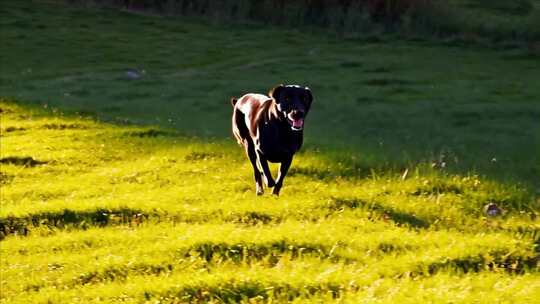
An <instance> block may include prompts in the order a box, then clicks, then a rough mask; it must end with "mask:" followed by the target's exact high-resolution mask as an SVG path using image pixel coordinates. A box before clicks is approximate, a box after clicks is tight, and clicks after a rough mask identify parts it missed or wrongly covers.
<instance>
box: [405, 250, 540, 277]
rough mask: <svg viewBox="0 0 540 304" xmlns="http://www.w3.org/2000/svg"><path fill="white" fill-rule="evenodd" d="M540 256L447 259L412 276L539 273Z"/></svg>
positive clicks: (493, 254) (502, 254)
mask: <svg viewBox="0 0 540 304" xmlns="http://www.w3.org/2000/svg"><path fill="white" fill-rule="evenodd" d="M539 263H540V255H539V254H527V255H513V254H511V252H507V251H494V252H488V253H485V254H482V255H475V256H467V257H460V258H454V259H445V260H444V261H440V262H434V263H431V264H428V265H421V266H418V267H417V270H414V271H412V273H411V274H412V275H413V276H415V275H427V274H429V275H434V274H437V273H439V272H447V271H449V270H450V271H452V272H458V273H470V272H481V271H505V272H508V273H512V274H525V273H529V272H531V271H536V272H537V271H538V270H539V267H540V264H539Z"/></svg>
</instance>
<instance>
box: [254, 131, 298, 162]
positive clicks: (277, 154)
mask: <svg viewBox="0 0 540 304" xmlns="http://www.w3.org/2000/svg"><path fill="white" fill-rule="evenodd" d="M302 141H303V137H302V132H297V131H292V130H291V129H290V127H289V126H282V125H280V124H277V123H272V122H265V123H263V124H261V125H259V132H258V138H257V141H256V145H257V146H258V147H257V148H258V149H259V150H260V151H261V152H262V153H263V154H264V156H265V157H266V158H267V159H268V160H269V161H270V162H281V161H283V160H284V159H287V158H290V157H292V155H294V153H296V152H297V151H298V150H300V148H301V147H302Z"/></svg>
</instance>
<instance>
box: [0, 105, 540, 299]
mask: <svg viewBox="0 0 540 304" xmlns="http://www.w3.org/2000/svg"><path fill="white" fill-rule="evenodd" d="M0 107H1V108H2V130H1V131H2V137H1V139H2V150H1V152H2V153H1V156H2V208H1V210H0V223H1V225H2V232H3V236H4V237H5V239H4V240H3V241H2V244H1V245H2V246H1V250H2V253H1V256H2V257H5V258H2V260H1V263H2V264H1V265H2V267H1V268H2V300H3V301H4V302H6V303H29V302H32V303H34V302H35V303H40V302H47V301H49V302H51V301H52V302H55V303H64V302H65V303H72V302H77V301H79V302H119V301H122V302H126V301H127V302H141V301H142V302H144V301H150V300H154V299H162V300H163V301H165V302H174V301H180V299H183V300H182V301H193V302H205V301H214V302H227V301H234V302H237V301H247V300H248V299H252V301H270V300H271V299H273V300H275V301H290V300H295V301H300V302H301V301H310V302H317V301H319V302H328V301H344V302H347V301H350V302H356V301H358V299H366V301H380V302H389V303H391V302H395V301H402V299H403V297H405V295H408V296H409V297H410V298H416V299H422V298H432V299H433V301H439V300H440V301H448V300H449V299H454V300H455V299H460V301H462V302H468V301H471V300H472V299H478V298H480V297H481V298H482V299H483V300H484V299H485V302H486V303H488V302H489V300H493V299H507V300H508V301H515V302H523V303H526V302H527V301H528V300H530V299H533V298H535V297H536V296H537V295H538V292H539V288H540V287H539V286H538V284H537V282H538V279H539V278H540V277H538V272H537V270H538V252H537V249H536V248H537V247H535V246H537V245H535V242H537V240H538V230H539V229H540V226H539V225H538V222H537V221H536V220H535V217H536V216H537V214H538V205H537V202H535V201H534V199H533V197H532V196H531V195H530V194H528V192H527V190H526V189H521V188H519V187H517V186H512V185H503V184H499V183H497V182H494V181H489V180H486V179H485V178H481V177H478V176H475V175H469V176H460V175H450V174H446V173H443V172H437V171H436V170H434V169H427V168H424V169H417V170H414V171H413V172H411V173H409V174H408V175H407V176H405V175H403V173H402V172H394V173H392V172H391V171H385V170H382V169H373V170H371V171H370V173H366V172H364V171H363V170H362V169H358V170H355V169H351V168H355V166H356V167H358V166H357V164H358V163H359V162H360V161H361V160H360V161H359V160H354V159H350V160H348V161H345V160H342V161H341V162H338V163H336V162H331V161H329V158H328V157H327V156H324V155H321V154H320V152H317V151H309V150H308V151H306V152H304V153H302V154H300V155H299V156H298V158H297V159H295V162H296V164H295V167H294V168H295V169H294V170H292V172H291V175H290V176H289V177H288V179H287V183H286V186H285V188H284V191H283V194H282V196H281V197H280V198H275V197H272V196H270V195H266V196H264V197H256V196H255V195H254V189H253V184H252V181H251V171H250V170H251V169H250V167H249V165H248V164H247V162H246V161H245V160H244V158H243V155H241V154H239V153H238V147H236V146H234V145H233V144H232V143H230V142H221V141H217V142H215V143H206V142H205V141H204V140H201V139H198V138H195V137H191V138H190V137H182V136H178V135H174V133H170V132H165V131H161V130H160V129H156V128H154V129H151V128H140V127H118V126H114V125H110V124H104V123H98V122H95V121H93V120H90V119H83V118H77V117H74V116H68V117H64V116H63V115H62V114H59V113H56V114H54V113H51V112H50V111H46V110H42V109H37V108H33V109H25V108H22V107H20V106H17V105H15V104H14V103H11V102H6V101H4V102H3V103H2V104H1V105H0ZM330 159H331V158H330ZM344 161H345V163H344ZM347 162H348V163H347ZM355 164H356V165H355ZM490 202H495V203H496V204H498V206H500V208H501V209H502V210H503V213H502V214H501V215H499V216H495V217H489V216H487V215H486V214H485V211H484V206H485V205H486V204H488V203H490ZM472 281H474V282H476V283H474V284H473V285H472V286H469V285H470V284H472V283H471V282H472ZM479 282H484V285H482V284H480V283H479ZM481 286H493V287H487V288H489V289H496V290H499V291H498V292H499V293H500V294H499V296H498V297H495V296H491V295H489V293H488V292H487V291H486V290H485V289H483V288H481ZM486 294H488V295H487V296H486ZM175 299H176V300H175Z"/></svg>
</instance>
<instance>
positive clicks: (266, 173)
mask: <svg viewBox="0 0 540 304" xmlns="http://www.w3.org/2000/svg"><path fill="white" fill-rule="evenodd" d="M257 160H258V162H259V166H260V167H261V171H262V173H263V177H264V182H265V184H266V186H267V187H269V188H272V187H274V185H275V184H276V182H275V181H274V178H273V177H272V173H271V172H270V167H269V166H268V160H267V159H266V157H264V154H262V152H261V151H258V150H257Z"/></svg>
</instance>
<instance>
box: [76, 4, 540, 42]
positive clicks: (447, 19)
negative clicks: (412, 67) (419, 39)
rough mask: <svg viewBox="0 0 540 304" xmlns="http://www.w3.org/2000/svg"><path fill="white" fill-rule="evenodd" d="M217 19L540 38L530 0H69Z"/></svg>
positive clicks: (352, 31) (348, 31)
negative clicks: (465, 0)
mask: <svg viewBox="0 0 540 304" xmlns="http://www.w3.org/2000/svg"><path fill="white" fill-rule="evenodd" d="M68 1H69V2H71V3H78V4H85V5H99V6H103V5H105V6H112V7H120V8H125V9H128V10H135V11H151V12H154V13H160V14H165V15H183V16H190V15H191V16H206V17H208V18H210V19H211V20H214V21H218V22H231V21H234V22H239V21H240V22H246V21H248V22H257V23H261V24H278V25H283V26H291V27H297V26H316V27H322V28H326V29H330V30H331V31H335V32H337V33H339V34H342V35H356V36H358V35H374V34H380V33H399V34H402V35H406V36H411V35H414V36H418V35H421V36H431V37H434V36H435V37H451V36H458V37H465V38H467V39H475V40H479V39H481V38H482V39H489V40H493V41H496V42H497V41H500V40H525V41H536V40H539V39H540V30H539V28H540V27H538V26H536V25H538V22H539V20H540V16H539V15H538V10H539V9H538V8H536V7H535V5H534V3H533V2H532V1H531V0H519V1H502V0H497V1H486V0H472V1H467V2H464V1H442V0H292V1H284V0H218V1H214V0H201V1H199V0H197V1H196V0H68Z"/></svg>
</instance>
